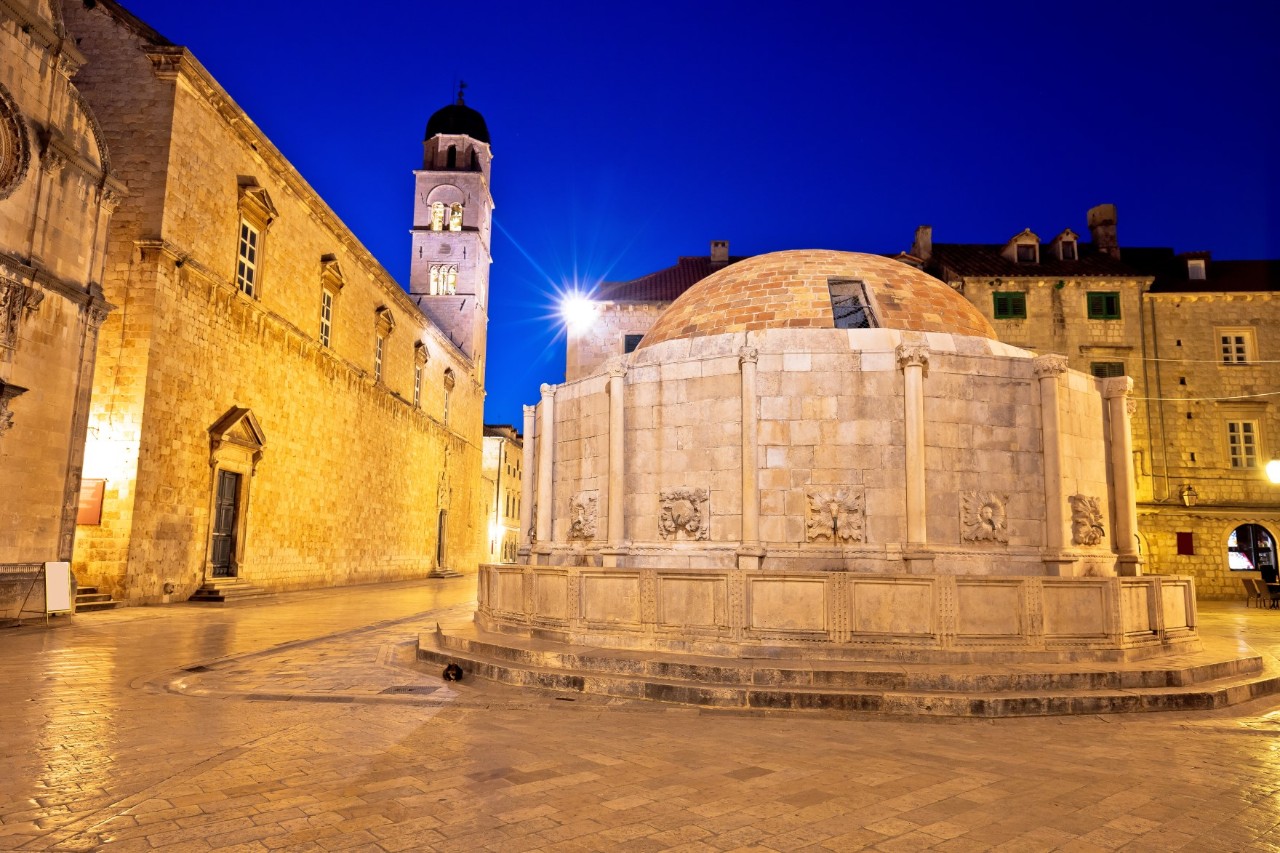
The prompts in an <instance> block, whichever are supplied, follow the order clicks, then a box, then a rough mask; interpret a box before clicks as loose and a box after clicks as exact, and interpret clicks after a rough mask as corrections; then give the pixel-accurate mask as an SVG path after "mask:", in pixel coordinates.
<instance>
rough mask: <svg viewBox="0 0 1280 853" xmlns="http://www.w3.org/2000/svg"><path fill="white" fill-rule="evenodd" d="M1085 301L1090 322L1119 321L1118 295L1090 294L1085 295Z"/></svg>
mask: <svg viewBox="0 0 1280 853" xmlns="http://www.w3.org/2000/svg"><path fill="white" fill-rule="evenodd" d="M1087 299H1088V301H1089V319H1090V320H1119V319H1120V294H1119V293H1090V294H1088V295H1087Z"/></svg>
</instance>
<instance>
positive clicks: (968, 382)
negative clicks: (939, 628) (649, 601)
mask: <svg viewBox="0 0 1280 853" xmlns="http://www.w3.org/2000/svg"><path fill="white" fill-rule="evenodd" d="M920 337H921V340H922V341H926V342H927V344H928V347H929V350H930V355H929V371H928V376H927V378H926V379H925V380H924V394H925V399H924V409H925V472H926V481H927V483H928V489H927V506H926V516H927V531H928V543H929V544H928V547H929V548H930V550H931V552H932V553H934V554H936V556H937V568H938V570H939V571H942V572H947V573H958V574H1041V573H1043V571H1044V565H1043V551H1042V549H1043V547H1044V546H1045V518H1046V516H1045V511H1044V501H1045V487H1044V463H1043V446H1042V441H1041V422H1042V421H1041V408H1040V388H1039V384H1038V380H1036V379H1035V378H1034V376H1033V373H1032V359H1031V358H1030V357H1029V354H1028V353H1026V352H1024V351H1022V350H1019V349H1016V348H1014V347H1010V346H1008V345H1005V344H1002V343H999V342H995V341H990V340H987V339H983V338H971V337H967V336H962V335H950V334H942V333H929V334H927V335H922V336H920ZM903 340H904V337H903V333H901V332H897V331H893V330H888V329H869V330H850V331H845V330H835V329H832V330H819V329H813V330H807V329H806V330H790V329H771V330H765V331H762V332H751V333H738V334H726V335H714V336H706V337H699V338H693V339H683V338H681V339H676V340H671V341H665V342H661V343H658V344H656V345H654V346H649V347H645V348H642V349H640V350H638V351H637V352H636V353H634V354H632V355H630V356H628V357H627V358H626V363H627V365H628V369H627V373H626V376H625V394H626V397H625V406H624V423H625V427H624V430H625V444H624V459H625V475H624V481H625V484H626V494H625V496H624V498H623V500H624V501H625V509H624V518H625V529H626V539H627V541H628V542H629V543H630V544H629V554H628V558H627V565H629V566H637V567H646V566H653V567H663V568H671V567H674V566H682V567H688V568H691V569H698V568H706V567H716V566H720V567H723V566H728V565H731V564H733V562H734V560H735V559H736V558H735V550H734V549H735V546H736V545H737V544H738V543H739V542H740V541H741V538H742V532H741V526H742V518H741V513H742V500H741V495H742V474H741V440H742V439H741V430H742V423H741V421H742V418H741V399H742V397H741V395H742V374H741V372H740V366H739V350H740V349H741V348H742V347H744V346H750V347H753V348H755V349H757V351H758V354H759V355H758V365H757V372H756V394H757V398H758V441H757V460H756V463H757V466H758V482H759V491H760V539H761V541H762V542H763V543H764V544H765V545H766V548H767V552H768V553H767V555H766V557H765V562H764V566H765V567H766V568H770V567H772V568H778V567H782V566H788V565H796V564H800V563H802V564H803V565H804V566H805V567H806V568H826V569H849V570H855V571H856V570H872V571H888V570H891V569H890V566H892V565H897V562H896V561H897V560H898V559H899V556H898V553H899V551H898V549H899V548H900V547H901V546H902V543H903V542H904V541H905V539H906V535H907V531H906V526H905V521H904V519H905V513H904V505H905V500H906V492H905V485H904V473H903V472H904V467H905V450H904V442H905V433H904V404H903V387H904V386H903V377H902V371H901V369H900V367H899V365H898V360H897V354H896V350H895V348H896V347H897V346H898V344H899V343H901V342H902V341H903ZM607 382H608V376H607V373H606V372H604V371H599V372H597V373H595V374H593V375H591V376H588V377H586V378H584V379H580V380H578V381H575V382H567V383H565V384H564V385H562V386H560V387H559V388H558V389H557V390H556V394H555V462H554V470H555V477H554V494H555V504H554V508H553V525H552V539H553V541H554V543H556V544H555V547H556V548H557V549H560V550H561V551H562V552H563V553H562V554H561V556H560V557H559V558H558V559H561V560H564V561H567V562H570V563H571V564H573V563H574V562H575V561H577V562H579V563H580V562H581V561H583V560H585V559H587V558H588V557H587V553H586V552H587V551H588V550H589V548H590V546H594V547H598V546H599V545H600V544H601V542H602V541H603V540H604V539H605V538H606V532H605V523H604V519H605V518H606V516H607V507H608V504H609V501H610V500H613V496H611V495H609V494H608V483H607V472H608V429H609V424H608V407H609V401H608V395H607V393H606V387H607ZM1060 388H1061V393H1060V407H1061V421H1062V430H1061V435H1062V446H1063V457H1064V464H1063V474H1064V483H1063V488H1064V492H1065V494H1067V495H1071V494H1084V495H1088V496H1091V497H1095V498H1098V499H1099V501H1100V506H1101V510H1102V513H1103V515H1104V516H1105V515H1106V514H1107V513H1108V512H1109V506H1110V501H1109V500H1108V494H1109V492H1110V487H1109V484H1108V469H1107V463H1106V459H1107V454H1108V452H1109V451H1108V445H1107V439H1106V436H1105V431H1104V427H1105V421H1104V417H1103V401H1102V398H1101V393H1100V390H1099V382H1098V380H1095V379H1094V378H1093V377H1091V376H1087V375H1084V374H1080V373H1075V372H1068V373H1067V374H1066V375H1065V376H1064V378H1063V379H1061V380H1060ZM693 494H697V495H699V497H696V498H693V500H700V501H702V505H701V506H700V507H699V511H698V515H699V518H700V521H701V522H702V523H701V529H699V530H697V531H694V532H691V531H688V530H677V531H674V532H672V531H670V530H667V531H664V530H663V529H662V528H661V526H660V523H659V518H660V515H661V513H662V507H663V504H664V502H665V501H668V500H670V499H672V498H673V496H677V497H675V499H677V500H681V499H684V500H688V499H689V496H690V495H693ZM584 495H585V496H586V497H585V498H584V497H583V496H584ZM679 495H683V496H684V497H683V498H681V497H678V496H679ZM592 496H594V498H593V497H592ZM591 500H595V501H596V503H595V507H596V513H597V516H598V518H599V522H598V524H596V525H595V528H594V530H595V532H594V535H592V536H590V537H582V536H581V535H580V534H575V533H573V532H572V531H573V529H574V527H573V526H574V524H575V522H576V521H577V520H578V518H579V517H580V516H581V514H582V512H583V510H584V509H585V508H586V507H587V506H588V505H589V504H590V502H591ZM832 501H836V502H840V501H845V502H849V504H848V513H850V517H851V518H853V520H854V523H853V527H851V528H849V529H848V530H846V531H844V532H843V533H842V534H841V535H839V536H833V535H831V534H830V532H827V531H822V530H819V529H816V528H813V527H811V524H810V521H811V515H810V513H811V504H814V503H815V502H817V503H818V504H822V505H828V504H830V503H831V502H832ZM975 502H976V503H975ZM967 506H968V507H969V509H966V507H967ZM983 507H985V508H986V509H985V510H984V509H982V508H983ZM982 511H986V512H991V513H996V514H998V515H999V516H1000V518H1001V520H1002V527H1001V530H1000V535H999V536H998V537H996V541H993V539H992V538H991V537H989V536H987V535H985V534H984V533H983V532H980V531H978V530H977V529H976V527H975V526H974V525H975V524H976V522H975V521H974V520H973V519H972V518H969V517H968V516H967V515H966V513H969V515H972V513H974V512H982ZM837 539H839V541H836V540H837ZM1068 547H1069V549H1070V551H1071V552H1072V554H1073V555H1074V556H1075V557H1076V558H1078V559H1079V560H1080V563H1081V566H1082V568H1083V569H1084V571H1086V572H1089V573H1101V574H1110V573H1112V572H1113V571H1114V558H1113V555H1112V542H1111V539H1110V536H1109V535H1108V536H1107V537H1104V539H1103V540H1102V541H1100V542H1098V543H1096V544H1091V545H1073V544H1070V543H1068ZM575 555H576V556H575Z"/></svg>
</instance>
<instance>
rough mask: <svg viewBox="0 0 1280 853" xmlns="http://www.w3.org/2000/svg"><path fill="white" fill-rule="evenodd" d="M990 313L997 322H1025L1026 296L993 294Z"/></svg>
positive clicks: (1020, 294) (1021, 294)
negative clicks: (991, 312)
mask: <svg viewBox="0 0 1280 853" xmlns="http://www.w3.org/2000/svg"><path fill="white" fill-rule="evenodd" d="M991 298H992V301H993V303H994V304H993V306H992V311H993V313H994V314H995V318H996V319H997V320H1025V319H1026V317H1027V294H1025V293H993V294H991Z"/></svg>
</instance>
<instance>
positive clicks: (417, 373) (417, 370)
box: [413, 361, 422, 409]
mask: <svg viewBox="0 0 1280 853" xmlns="http://www.w3.org/2000/svg"><path fill="white" fill-rule="evenodd" d="M420 405H422V365H421V364H420V363H418V362H416V361H415V362H414V363H413V407H414V408H415V409H416V408H417V407H418V406H420Z"/></svg>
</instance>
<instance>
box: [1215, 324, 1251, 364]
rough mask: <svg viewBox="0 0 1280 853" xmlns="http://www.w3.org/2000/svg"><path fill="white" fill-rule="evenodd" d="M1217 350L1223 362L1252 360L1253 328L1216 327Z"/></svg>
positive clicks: (1243, 362) (1239, 362)
mask: <svg viewBox="0 0 1280 853" xmlns="http://www.w3.org/2000/svg"><path fill="white" fill-rule="evenodd" d="M1217 334H1218V352H1219V354H1220V355H1221V356H1222V363H1223V364H1248V363H1249V362H1251V361H1254V354H1253V329H1218V330H1217Z"/></svg>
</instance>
